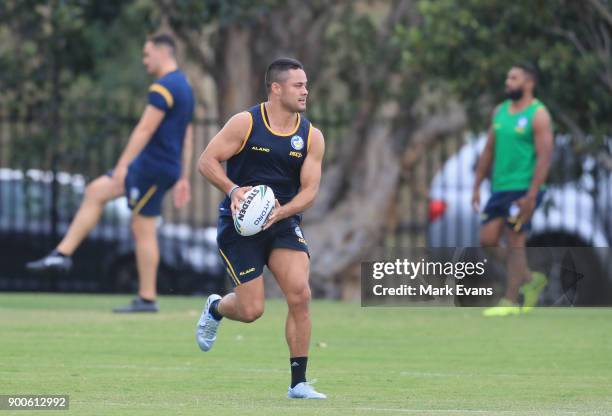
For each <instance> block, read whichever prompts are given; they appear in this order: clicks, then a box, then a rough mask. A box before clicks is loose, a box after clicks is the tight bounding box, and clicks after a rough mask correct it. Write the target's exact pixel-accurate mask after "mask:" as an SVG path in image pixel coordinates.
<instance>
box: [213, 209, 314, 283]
mask: <svg viewBox="0 0 612 416" xmlns="http://www.w3.org/2000/svg"><path fill="white" fill-rule="evenodd" d="M217 245H218V246H219V254H220V255H221V258H222V259H223V263H224V264H225V267H226V270H227V273H228V274H229V276H230V278H231V280H232V284H233V285H234V286H238V285H239V284H242V283H246V282H248V281H249V280H253V279H255V278H256V277H259V276H260V275H261V274H262V273H263V268H264V266H265V265H266V264H268V259H269V258H270V253H271V252H272V250H273V249H275V248H288V249H291V250H296V251H303V252H305V253H306V254H308V255H309V256H310V254H309V253H308V244H307V243H306V240H305V239H304V234H303V233H302V228H301V227H300V221H299V219H298V218H297V217H296V216H293V217H290V218H285V219H284V220H281V221H279V222H277V223H275V224H274V225H272V227H270V228H269V229H267V230H265V231H261V232H259V233H258V234H255V235H252V236H249V237H243V236H241V235H240V234H238V233H237V232H236V229H235V228H234V222H233V219H232V217H231V216H227V215H221V216H219V223H218V224H217Z"/></svg>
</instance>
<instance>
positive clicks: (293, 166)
mask: <svg viewBox="0 0 612 416" xmlns="http://www.w3.org/2000/svg"><path fill="white" fill-rule="evenodd" d="M248 113H249V115H250V116H251V124H250V128H249V130H248V132H247V134H246V136H245V138H244V141H243V143H242V147H241V148H240V149H239V151H238V152H237V153H236V154H235V155H234V156H232V157H231V158H230V159H229V160H228V161H227V176H228V178H230V179H231V180H232V182H234V183H235V184H237V185H239V186H254V185H262V184H263V185H268V186H269V187H270V188H272V190H273V191H274V196H275V197H276V199H278V201H279V203H280V204H281V205H284V204H286V203H287V202H289V201H290V200H291V199H293V197H294V196H295V195H296V194H297V193H298V191H299V189H300V172H301V170H302V165H303V164H304V159H305V158H306V155H307V154H308V148H309V146H310V134H311V130H312V125H311V123H310V121H308V120H307V119H306V118H305V117H303V116H302V115H301V114H298V117H297V122H296V125H295V128H294V129H293V131H291V132H289V133H287V134H281V133H278V132H275V131H274V130H272V128H271V127H270V122H269V120H268V116H267V114H266V109H265V106H264V104H263V103H261V104H258V105H256V106H253V107H251V108H250V109H249V110H248ZM219 213H220V215H222V216H228V215H231V210H230V200H229V198H228V197H226V198H225V200H223V201H222V202H221V204H220V206H219Z"/></svg>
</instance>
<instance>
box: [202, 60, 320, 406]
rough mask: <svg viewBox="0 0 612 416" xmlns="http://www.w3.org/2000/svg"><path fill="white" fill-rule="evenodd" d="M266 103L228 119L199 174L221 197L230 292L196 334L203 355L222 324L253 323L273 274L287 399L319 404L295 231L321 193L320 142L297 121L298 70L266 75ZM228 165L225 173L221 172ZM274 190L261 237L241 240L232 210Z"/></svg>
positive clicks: (303, 250)
mask: <svg viewBox="0 0 612 416" xmlns="http://www.w3.org/2000/svg"><path fill="white" fill-rule="evenodd" d="M265 82H266V89H267V91H268V100H267V101H266V102H264V103H260V104H258V105H255V106H253V107H251V108H250V109H249V110H248V111H243V112H241V113H238V114H236V115H235V116H234V117H232V118H231V119H230V120H229V121H228V122H227V123H226V124H225V126H224V127H223V129H221V131H220V132H219V133H218V134H217V135H216V136H215V137H214V138H213V139H212V141H211V142H210V144H209V145H208V146H207V147H206V150H204V153H202V156H201V158H200V162H199V168H200V172H201V173H202V174H203V175H204V176H205V177H206V178H207V179H208V180H209V181H210V182H212V183H213V184H214V185H215V186H216V187H217V188H219V189H220V190H221V191H222V192H223V193H224V194H226V195H227V197H226V198H225V200H224V201H223V202H222V203H221V205H220V206H219V224H218V227H217V242H218V244H219V251H220V255H221V256H222V259H223V261H224V262H225V264H226V266H227V270H228V275H229V276H230V278H231V280H232V283H233V285H234V286H235V288H234V291H233V292H232V293H230V294H228V295H225V296H224V297H223V298H221V296H219V295H215V294H213V295H210V296H209V298H208V300H207V302H206V306H205V308H204V311H203V312H202V316H201V317H200V320H199V322H198V326H197V329H196V339H197V342H198V345H199V347H200V348H201V349H202V350H203V351H209V350H210V349H211V348H212V346H213V343H214V342H215V339H216V334H217V329H218V327H219V324H220V323H221V320H222V318H224V317H225V318H227V319H230V320H233V321H241V322H247V323H248V322H253V321H255V320H256V319H258V318H259V317H260V316H261V315H262V314H263V311H264V282H263V274H262V273H263V267H264V265H267V266H268V268H269V269H270V271H271V272H272V273H273V274H274V277H275V278H276V281H277V282H278V285H279V287H280V288H281V290H282V291H283V294H284V295H285V298H286V300H287V306H288V314H287V321H286V326H285V336H286V340H287V344H288V346H289V357H290V358H289V365H290V369H291V384H290V386H289V390H288V393H287V396H288V397H289V398H305V399H324V398H325V395H324V394H322V393H319V392H317V391H315V390H314V389H313V388H312V386H311V385H310V384H309V383H308V382H307V381H306V365H307V360H308V349H309V344H310V332H311V323H310V310H309V305H310V286H309V284H308V277H309V262H310V261H309V254H308V245H307V243H306V239H305V236H304V235H303V232H302V229H301V228H300V220H301V213H302V212H303V211H304V210H306V209H307V208H308V207H310V206H311V205H312V203H313V202H314V199H315V196H316V195H317V192H318V190H319V182H320V180H321V163H322V160H323V152H324V141H323V135H322V134H321V132H320V131H319V130H318V129H316V128H314V127H313V126H312V124H311V123H310V122H309V121H308V120H307V119H306V118H305V117H303V116H302V113H303V112H304V111H305V110H306V98H307V96H308V89H307V82H308V80H307V78H306V73H305V72H304V69H303V67H302V64H301V63H300V62H298V61H296V60H294V59H290V58H280V59H277V60H275V61H274V62H272V63H271V64H270V65H269V66H268V69H267V71H266V75H265ZM224 161H227V172H226V171H225V169H223V166H222V165H221V163H222V162H224ZM259 184H264V185H268V186H270V187H271V188H272V190H273V191H274V195H275V196H276V198H277V201H276V207H275V208H274V210H273V211H272V213H271V214H270V217H269V218H268V220H267V222H266V224H265V226H264V229H263V231H261V232H260V233H259V234H256V235H254V236H250V237H242V236H240V235H238V233H237V232H236V230H235V229H234V226H233V221H232V216H231V213H232V211H235V210H236V207H238V206H239V205H240V204H241V202H242V201H243V200H244V194H245V192H246V191H247V190H248V189H250V187H251V186H254V185H259Z"/></svg>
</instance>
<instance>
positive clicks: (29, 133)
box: [0, 106, 612, 293]
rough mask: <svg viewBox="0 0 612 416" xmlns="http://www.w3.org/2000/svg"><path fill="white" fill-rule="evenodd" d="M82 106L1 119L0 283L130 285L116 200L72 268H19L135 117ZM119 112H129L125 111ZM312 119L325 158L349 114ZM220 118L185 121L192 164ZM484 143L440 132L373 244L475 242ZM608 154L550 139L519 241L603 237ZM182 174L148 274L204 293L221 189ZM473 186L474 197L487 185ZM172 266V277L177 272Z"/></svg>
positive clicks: (610, 229)
mask: <svg viewBox="0 0 612 416" xmlns="http://www.w3.org/2000/svg"><path fill="white" fill-rule="evenodd" d="M84 107H85V108H80V109H74V112H72V113H71V112H67V113H66V114H65V115H63V116H62V118H61V126H56V128H49V127H48V126H49V124H48V122H40V120H42V119H44V117H36V116H34V115H29V116H25V117H24V116H23V115H20V116H19V117H17V116H11V115H7V114H4V115H3V116H2V117H0V233H1V234H0V235H1V237H0V245H2V250H1V252H2V253H3V259H2V260H0V290H2V289H5V290H9V289H11V290H15V289H17V290H29V289H50V290H56V289H57V290H77V291H130V290H133V289H134V288H135V280H134V276H135V269H134V266H133V254H132V252H133V249H132V246H131V244H133V243H131V236H130V230H129V211H128V210H127V206H126V204H125V203H124V202H122V201H119V202H117V203H113V204H110V205H109V206H108V207H107V209H106V210H105V213H104V215H103V217H102V220H101V223H100V225H99V226H98V227H97V228H96V229H95V230H94V232H93V233H92V235H91V238H90V239H88V244H86V245H85V247H83V248H82V249H80V250H81V251H80V252H79V253H80V254H79V256H78V257H79V258H80V259H81V260H80V261H79V262H80V266H79V267H77V271H75V274H73V275H72V276H71V277H68V278H57V279H55V280H53V279H51V280H49V281H47V282H46V283H44V284H41V282H40V280H36V279H34V278H32V279H30V278H29V277H28V276H27V275H24V271H23V264H24V263H25V261H26V260H30V259H31V258H33V257H35V256H37V255H42V254H44V253H45V252H46V251H48V250H50V249H51V248H52V247H54V245H55V244H56V243H57V242H58V241H59V238H60V237H61V235H63V233H65V231H66V229H67V227H68V224H69V222H70V220H71V218H72V216H73V215H74V212H76V210H77V208H78V206H79V204H80V202H81V200H82V196H83V192H84V188H85V185H86V183H87V182H88V181H89V180H90V179H92V178H95V177H96V176H99V175H101V174H104V173H105V172H106V171H107V170H108V169H111V168H112V167H113V164H114V163H115V162H116V160H117V157H118V155H119V154H120V152H121V150H122V149H123V146H124V145H125V143H126V141H127V138H128V137H129V134H130V131H131V129H132V128H133V126H134V125H135V124H136V122H137V118H136V117H124V116H113V115H105V116H100V111H98V109H97V108H89V107H88V106H84ZM124 112H125V114H135V113H134V111H133V109H125V111H124ZM120 113H121V111H115V112H114V113H110V114H120ZM313 121H314V122H315V123H316V124H317V126H319V127H321V129H322V130H323V131H324V132H325V135H326V148H327V152H326V163H332V162H333V159H334V155H335V152H334V149H335V147H336V146H335V143H337V142H338V140H341V139H343V136H344V134H345V132H346V130H347V127H348V123H347V121H348V120H347V119H346V118H344V117H338V118H335V119H334V118H328V119H319V120H313ZM60 127H61V128H60ZM219 128H220V124H219V122H218V120H214V119H201V120H197V121H196V122H195V123H194V139H195V143H194V160H193V163H194V166H195V162H196V160H197V157H198V156H199V154H200V152H201V151H202V150H203V149H204V148H205V147H206V145H207V144H208V142H209V141H210V139H211V138H212V137H213V136H214V134H215V133H216V132H217V131H218V130H219ZM483 145H484V138H483V137H479V136H457V137H451V138H448V139H446V140H442V141H440V142H438V143H437V144H435V145H432V146H430V147H429V148H428V149H427V150H426V151H425V153H424V154H423V156H422V157H420V158H419V161H418V163H416V164H414V165H412V167H411V169H410V171H405V172H403V173H402V177H401V180H400V183H399V186H398V190H397V196H396V203H395V204H394V207H395V208H394V210H393V212H392V213H391V215H389V218H388V222H387V232H386V234H385V236H384V240H383V241H382V242H381V244H382V246H384V247H387V248H393V247H397V248H406V247H425V246H445V247H457V246H476V245H478V244H479V237H478V232H479V216H478V214H477V213H475V212H473V211H472V209H471V207H470V198H471V188H472V184H473V180H474V175H475V167H476V162H477V158H478V155H479V153H480V151H481V149H482V147H483ZM611 153H612V146H611V145H610V142H605V143H602V144H600V145H599V147H598V148H597V151H596V152H591V153H590V154H579V153H577V152H576V143H574V142H573V141H572V140H571V139H570V138H568V137H561V136H560V137H557V138H556V147H555V154H554V161H553V168H552V171H551V178H550V184H549V185H548V189H547V192H546V197H545V198H544V202H543V204H542V206H541V207H540V208H539V209H538V210H537V212H536V214H535V216H534V219H533V223H534V229H533V233H532V238H531V240H530V244H532V245H566V246H574V245H585V246H589V245H591V246H609V244H610V241H612V214H610V212H611V208H612V174H611V170H610V166H609V163H607V162H606V161H608V160H610V157H609V156H610V154H611ZM191 175H192V177H191V183H192V193H193V200H192V203H190V204H188V205H187V206H186V207H185V208H183V209H180V210H177V209H174V208H173V207H172V201H171V198H166V200H165V203H164V208H163V224H162V226H161V227H160V233H161V236H160V244H161V245H162V246H163V250H162V251H163V253H164V256H167V258H162V267H161V269H160V274H165V275H167V276H168V277H167V279H162V278H160V279H159V280H160V284H163V282H164V281H167V283H166V287H162V288H161V290H162V292H164V291H166V292H170V293H172V292H179V293H191V292H197V291H206V290H208V289H213V288H214V287H215V285H222V284H224V283H222V282H224V281H225V280H224V279H223V277H222V274H223V270H222V267H221V265H220V264H218V256H217V254H216V249H215V248H214V229H213V227H214V226H215V224H216V220H217V205H218V203H219V202H220V199H221V198H222V195H221V193H220V192H219V191H218V190H216V189H215V188H214V187H212V186H211V185H210V184H209V183H208V182H206V181H205V180H204V179H203V178H202V177H201V176H200V175H199V174H198V173H197V171H196V170H195V169H193V170H192V173H191ZM482 196H483V201H482V203H483V204H484V203H485V202H486V198H487V196H488V191H487V184H486V183H485V184H484V185H483V189H482ZM108 252H112V253H113V254H112V255H109V254H108ZM77 274H78V276H79V278H78V279H76V278H75V276H76V275H77ZM178 275H181V276H182V279H183V280H182V281H177V276H178ZM220 275H221V277H220ZM24 276H25V277H24ZM83 276H87V278H86V279H83V278H82V277H83ZM185 276H187V277H185ZM211 276H212V277H211ZM204 281H206V282H207V283H206V284H203V283H202V282H204ZM75 282H77V283H75ZM100 282H102V283H100ZM206 285H209V286H206Z"/></svg>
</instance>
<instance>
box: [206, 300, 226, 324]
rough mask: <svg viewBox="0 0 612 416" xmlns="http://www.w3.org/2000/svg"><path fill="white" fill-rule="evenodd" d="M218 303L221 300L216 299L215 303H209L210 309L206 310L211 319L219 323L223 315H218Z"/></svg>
mask: <svg viewBox="0 0 612 416" xmlns="http://www.w3.org/2000/svg"><path fill="white" fill-rule="evenodd" d="M219 302H221V299H217V300H216V301H214V302H213V303H211V304H210V308H209V309H208V311H209V312H210V314H211V315H212V317H213V318H215V319H216V320H217V321H220V320H221V318H223V315H221V314H220V313H219V310H218V309H217V306H219Z"/></svg>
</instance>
